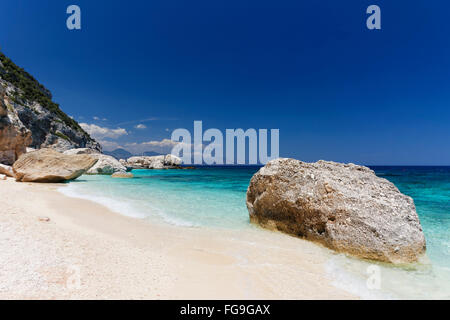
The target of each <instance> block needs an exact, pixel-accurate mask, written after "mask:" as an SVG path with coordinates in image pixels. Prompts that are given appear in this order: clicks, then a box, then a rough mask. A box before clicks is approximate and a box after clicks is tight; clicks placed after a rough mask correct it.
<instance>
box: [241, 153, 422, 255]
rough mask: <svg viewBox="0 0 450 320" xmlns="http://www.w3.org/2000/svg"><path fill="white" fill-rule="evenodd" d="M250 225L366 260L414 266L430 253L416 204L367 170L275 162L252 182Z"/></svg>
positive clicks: (389, 183)
mask: <svg viewBox="0 0 450 320" xmlns="http://www.w3.org/2000/svg"><path fill="white" fill-rule="evenodd" d="M247 208H248V211H249V214H250V220H251V221H252V222H253V223H257V224H259V225H261V226H263V227H266V228H269V229H275V230H279V231H282V232H286V233H288V234H291V235H294V236H298V237H302V238H306V239H309V240H313V241H316V242H319V243H322V244H323V245H325V246H326V247H328V248H331V249H334V250H336V251H338V252H344V253H348V254H352V255H355V256H357V257H361V258H367V259H373V260H379V261H385V262H391V263H409V262H413V261H417V260H418V258H419V257H420V256H421V255H422V254H423V253H424V252H425V248H426V245H425V237H424V234H423V232H422V227H421V225H420V222H419V218H418V216H417V213H416V209H415V206H414V201H413V200H412V199H411V198H410V197H408V196H406V195H404V194H402V193H401V192H400V191H399V190H398V189H397V188H396V187H395V186H394V184H392V183H391V182H389V181H388V180H386V179H382V178H379V177H377V176H376V175H375V173H374V172H373V171H372V170H370V169H369V168H367V167H362V166H357V165H354V164H341V163H335V162H327V161H318V162H316V163H305V162H301V161H298V160H294V159H285V158H280V159H276V160H272V161H270V162H269V163H267V165H266V166H264V167H263V168H261V169H260V170H259V171H258V172H257V173H256V174H255V175H254V176H253V177H252V179H251V181H250V185H249V187H248V190H247Z"/></svg>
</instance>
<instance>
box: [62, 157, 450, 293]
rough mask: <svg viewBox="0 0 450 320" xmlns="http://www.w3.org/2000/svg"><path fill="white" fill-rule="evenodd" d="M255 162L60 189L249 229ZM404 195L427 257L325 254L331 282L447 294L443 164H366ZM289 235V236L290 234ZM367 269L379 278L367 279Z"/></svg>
mask: <svg viewBox="0 0 450 320" xmlns="http://www.w3.org/2000/svg"><path fill="white" fill-rule="evenodd" d="M258 169H259V167H253V166H252V167H250V166H243V167H236V166H230V167H200V168H197V169H194V170H133V174H134V178H133V179H113V178H111V177H109V176H101V175H95V176H82V177H80V178H78V179H77V180H75V181H73V182H70V183H69V186H68V187H65V188H62V189H61V191H62V192H63V193H65V194H67V195H69V196H76V197H82V198H86V199H90V200H93V201H96V202H99V203H101V204H104V205H105V206H107V207H109V208H110V209H112V210H113V211H116V212H118V213H121V214H125V215H128V216H131V217H135V218H142V219H149V220H152V221H154V222H161V223H170V224H173V225H178V226H180V227H191V228H192V227H194V228H195V227H197V228H232V229H244V230H245V229H246V228H250V227H251V225H250V223H249V217H248V211H247V208H246V205H245V198H246V191H247V187H248V184H249V181H250V179H251V177H252V175H253V174H254V173H255V172H256V171H257V170H258ZM372 169H373V170H375V172H376V174H377V175H378V176H379V177H383V178H386V179H388V180H390V181H391V182H393V183H394V184H395V185H396V186H397V187H398V188H399V189H400V191H401V192H403V193H404V194H407V195H409V196H411V197H412V198H413V199H414V202H415V204H416V208H417V212H418V214H419V217H420V221H421V224H422V227H423V230H424V233H425V237H426V240H427V259H425V260H424V261H421V263H417V264H413V265H408V266H402V267H393V266H390V265H387V264H381V263H373V262H369V261H362V260H360V259H355V258H351V257H348V256H346V255H342V254H330V259H329V262H328V263H327V266H326V268H327V270H328V272H329V273H330V276H331V278H332V279H335V281H334V284H335V285H336V286H338V287H341V288H342V289H344V290H347V291H349V292H351V293H354V294H356V295H358V296H360V297H362V298H368V299H371V298H375V299H376V298H394V299H395V298H423V299H434V298H443V299H450V167H372ZM293 240H294V238H293ZM373 266H375V268H376V269H375V270H377V271H378V273H379V285H378V286H377V287H376V288H373V286H372V287H371V286H369V285H368V283H367V281H368V279H369V277H370V276H371V275H372V273H371V272H369V271H373V270H374V268H373Z"/></svg>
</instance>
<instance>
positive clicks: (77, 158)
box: [13, 148, 98, 182]
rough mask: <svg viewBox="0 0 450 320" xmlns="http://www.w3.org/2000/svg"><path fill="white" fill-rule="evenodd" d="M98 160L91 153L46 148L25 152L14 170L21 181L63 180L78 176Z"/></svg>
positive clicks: (14, 166)
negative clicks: (66, 151) (66, 153)
mask: <svg viewBox="0 0 450 320" xmlns="http://www.w3.org/2000/svg"><path fill="white" fill-rule="evenodd" d="M97 161H98V160H97V159H96V158H93V157H92V156H90V155H65V154H62V153H59V152H57V151H55V150H53V149H47V148H46V149H41V150H37V151H34V152H30V153H25V154H23V155H22V156H21V157H20V158H19V160H17V161H16V162H15V163H14V165H13V170H14V173H15V176H16V180H17V181H21V182H63V181H66V180H73V179H76V178H78V177H79V176H81V175H82V174H83V173H85V172H86V171H87V170H89V169H90V168H91V167H92V166H93V165H94V164H95V163H96V162H97Z"/></svg>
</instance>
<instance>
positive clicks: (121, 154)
mask: <svg viewBox="0 0 450 320" xmlns="http://www.w3.org/2000/svg"><path fill="white" fill-rule="evenodd" d="M103 153H104V154H107V155H109V156H113V157H114V158H116V159H117V160H120V159H125V160H126V159H128V158H130V157H132V156H133V154H132V153H131V152H129V151H127V150H125V149H121V148H119V149H116V150H113V151H103Z"/></svg>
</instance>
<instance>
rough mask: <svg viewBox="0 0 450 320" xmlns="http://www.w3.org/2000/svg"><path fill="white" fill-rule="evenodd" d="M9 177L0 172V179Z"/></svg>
mask: <svg viewBox="0 0 450 320" xmlns="http://www.w3.org/2000/svg"><path fill="white" fill-rule="evenodd" d="M7 178H8V177H7V176H6V175H4V174H0V180H6V179H7Z"/></svg>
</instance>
